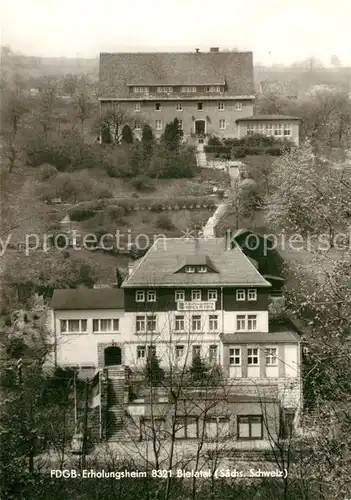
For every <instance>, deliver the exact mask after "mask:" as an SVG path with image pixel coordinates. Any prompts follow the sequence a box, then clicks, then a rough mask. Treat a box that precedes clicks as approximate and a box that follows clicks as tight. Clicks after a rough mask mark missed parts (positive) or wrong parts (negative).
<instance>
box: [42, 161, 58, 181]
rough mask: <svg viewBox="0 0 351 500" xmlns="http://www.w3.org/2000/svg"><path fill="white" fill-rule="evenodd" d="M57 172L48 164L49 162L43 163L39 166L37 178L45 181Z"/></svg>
mask: <svg viewBox="0 0 351 500" xmlns="http://www.w3.org/2000/svg"><path fill="white" fill-rule="evenodd" d="M57 172H58V170H57V168H56V167H54V165H50V163H43V164H42V165H40V167H39V179H40V180H41V181H47V180H48V179H51V177H53V176H54V175H56V174H57Z"/></svg>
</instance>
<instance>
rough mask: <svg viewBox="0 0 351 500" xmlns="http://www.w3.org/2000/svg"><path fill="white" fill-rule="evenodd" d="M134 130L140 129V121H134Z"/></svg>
mask: <svg viewBox="0 0 351 500" xmlns="http://www.w3.org/2000/svg"><path fill="white" fill-rule="evenodd" d="M135 130H141V123H140V122H135Z"/></svg>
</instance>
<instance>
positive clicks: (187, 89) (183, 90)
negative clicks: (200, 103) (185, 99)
mask: <svg viewBox="0 0 351 500" xmlns="http://www.w3.org/2000/svg"><path fill="white" fill-rule="evenodd" d="M180 91H181V92H187V93H190V92H196V87H181V88H180Z"/></svg>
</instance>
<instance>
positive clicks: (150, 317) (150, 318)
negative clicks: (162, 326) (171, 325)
mask: <svg viewBox="0 0 351 500" xmlns="http://www.w3.org/2000/svg"><path fill="white" fill-rule="evenodd" d="M151 322H152V323H153V325H154V328H150V323H151ZM146 331H148V332H156V331H157V316H156V314H150V315H147V316H146Z"/></svg>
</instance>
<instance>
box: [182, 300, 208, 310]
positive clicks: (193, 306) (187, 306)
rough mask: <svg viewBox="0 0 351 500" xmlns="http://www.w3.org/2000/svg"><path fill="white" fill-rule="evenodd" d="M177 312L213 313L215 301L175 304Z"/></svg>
mask: <svg viewBox="0 0 351 500" xmlns="http://www.w3.org/2000/svg"><path fill="white" fill-rule="evenodd" d="M177 309H178V311H215V310H216V301H215V300H206V301H202V300H199V301H196V300H193V301H187V302H186V301H179V302H178V303H177Z"/></svg>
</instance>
